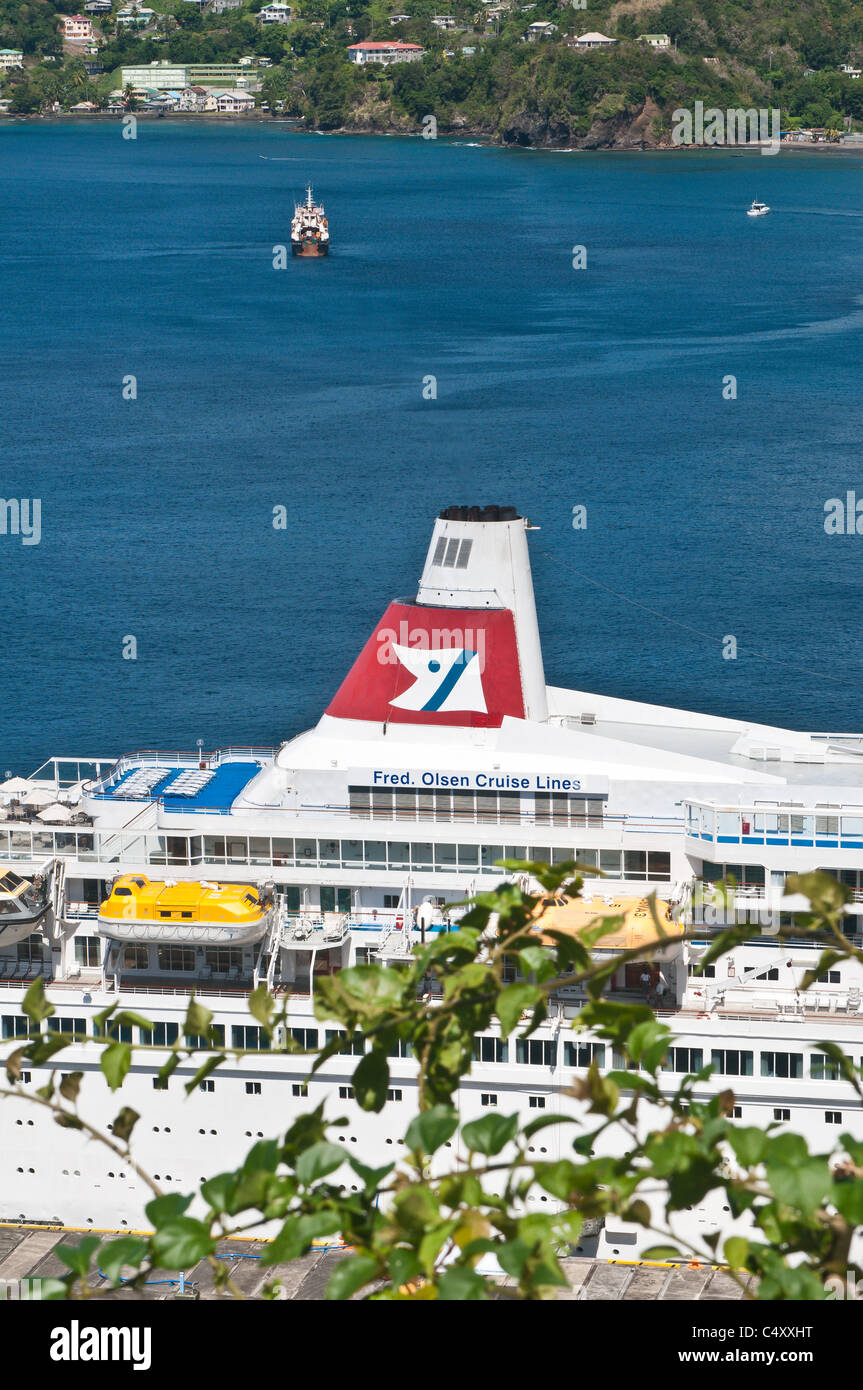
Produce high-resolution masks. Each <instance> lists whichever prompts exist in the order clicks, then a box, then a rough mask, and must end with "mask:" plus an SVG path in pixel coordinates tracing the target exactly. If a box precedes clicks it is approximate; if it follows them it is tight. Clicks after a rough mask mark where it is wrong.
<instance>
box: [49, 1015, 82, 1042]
mask: <svg viewBox="0 0 863 1390" xmlns="http://www.w3.org/2000/svg"><path fill="white" fill-rule="evenodd" d="M48 1032H49V1033H67V1034H71V1036H72V1037H73V1038H86V1036H87V1020H86V1018H58V1017H57V1015H56V1014H53V1015H52V1016H51V1018H49V1019H48Z"/></svg>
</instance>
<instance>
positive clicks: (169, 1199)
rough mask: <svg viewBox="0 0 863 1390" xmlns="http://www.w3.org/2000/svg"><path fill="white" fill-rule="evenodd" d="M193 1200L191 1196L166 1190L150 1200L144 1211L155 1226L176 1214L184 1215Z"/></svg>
mask: <svg viewBox="0 0 863 1390" xmlns="http://www.w3.org/2000/svg"><path fill="white" fill-rule="evenodd" d="M191 1201H192V1198H191V1197H184V1196H183V1195H182V1193H180V1192H165V1193H163V1194H162V1196H161V1197H154V1198H153V1200H152V1201H151V1202H148V1203H147V1205H146V1206H145V1208H144V1211H145V1212H146V1213H147V1218H148V1220H150V1221H152V1223H153V1225H154V1226H161V1225H164V1223H165V1222H166V1221H169V1220H170V1219H171V1218H172V1217H174V1216H182V1215H183V1212H184V1211H185V1210H186V1208H187V1207H188V1206H189V1205H190V1204H191Z"/></svg>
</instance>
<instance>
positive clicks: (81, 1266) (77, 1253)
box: [54, 1236, 101, 1279]
mask: <svg viewBox="0 0 863 1390" xmlns="http://www.w3.org/2000/svg"><path fill="white" fill-rule="evenodd" d="M100 1244H101V1242H100V1240H99V1237H98V1236H85V1237H84V1239H83V1240H81V1241H79V1242H78V1244H77V1245H56V1246H55V1247H54V1254H55V1255H56V1256H57V1257H58V1259H61V1260H62V1261H63V1263H64V1265H65V1266H66V1268H67V1269H71V1270H72V1272H73V1274H78V1275H80V1277H81V1278H82V1279H84V1278H86V1277H87V1275H88V1274H89V1272H90V1264H91V1262H92V1259H93V1255H94V1254H95V1252H96V1251H97V1250H98V1249H99V1246H100Z"/></svg>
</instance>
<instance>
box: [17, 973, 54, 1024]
mask: <svg viewBox="0 0 863 1390" xmlns="http://www.w3.org/2000/svg"><path fill="white" fill-rule="evenodd" d="M21 1012H22V1014H26V1015H27V1017H28V1018H32V1019H33V1022H34V1023H41V1022H42V1020H43V1019H45V1018H50V1016H51V1014H53V1013H54V1005H53V1004H51V1003H49V1001H48V1000H47V999H46V998H45V981H44V980H43V979H42V976H41V975H39V976H38V977H37V978H36V979H35V980H34V981H33V983H32V985H31V986H30V988H29V989H28V990H27V992H26V993H25V995H24V998H23V999H22V1000H21Z"/></svg>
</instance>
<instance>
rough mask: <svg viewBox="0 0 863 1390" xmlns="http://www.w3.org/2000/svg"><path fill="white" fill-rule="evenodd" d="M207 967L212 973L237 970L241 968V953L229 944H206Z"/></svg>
mask: <svg viewBox="0 0 863 1390" xmlns="http://www.w3.org/2000/svg"><path fill="white" fill-rule="evenodd" d="M205 955H206V961H207V967H208V969H209V970H211V971H212V973H213V974H214V975H227V974H228V972H229V971H231V970H235V971H237V972H239V971H240V970H242V968H243V953H242V951H239V950H237V949H236V948H235V947H230V946H208V947H207V950H206V953H205Z"/></svg>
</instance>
